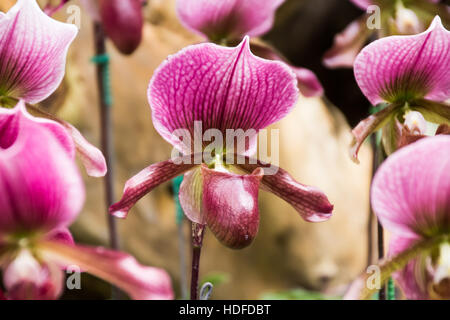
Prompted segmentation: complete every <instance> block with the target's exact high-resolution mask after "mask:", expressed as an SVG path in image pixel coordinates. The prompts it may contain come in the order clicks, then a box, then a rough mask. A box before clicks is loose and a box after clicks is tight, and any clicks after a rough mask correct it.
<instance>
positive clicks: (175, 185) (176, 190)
mask: <svg viewBox="0 0 450 320" xmlns="http://www.w3.org/2000/svg"><path fill="white" fill-rule="evenodd" d="M182 181H183V176H178V177H176V178H175V179H173V180H172V190H173V194H174V196H173V198H174V200H175V221H176V223H177V225H180V224H181V223H182V222H183V219H184V212H183V208H181V204H180V197H179V194H180V186H181V182H182Z"/></svg>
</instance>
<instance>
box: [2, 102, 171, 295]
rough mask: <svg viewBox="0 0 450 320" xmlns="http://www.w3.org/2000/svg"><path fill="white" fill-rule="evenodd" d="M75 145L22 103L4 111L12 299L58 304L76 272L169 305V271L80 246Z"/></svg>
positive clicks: (5, 267)
mask: <svg viewBox="0 0 450 320" xmlns="http://www.w3.org/2000/svg"><path fill="white" fill-rule="evenodd" d="M74 155H75V146H74V143H73V141H72V139H71V137H70V135H69V134H68V133H67V130H66V129H65V128H64V127H63V126H62V125H60V124H58V123H57V122H54V121H51V120H47V119H42V118H35V117H33V116H31V115H30V114H29V113H28V112H27V110H26V108H25V104H24V102H23V101H20V102H19V103H18V105H17V106H16V107H15V108H14V109H0V207H1V208H2V210H1V212H0V270H2V272H3V285H4V287H5V289H6V291H7V293H6V297H7V298H8V299H56V298H58V297H59V296H60V295H61V293H62V291H63V284H64V282H65V281H64V274H65V272H64V269H66V268H69V269H71V268H73V267H74V266H76V267H77V268H78V269H79V270H82V271H87V272H90V273H92V274H94V275H96V276H98V277H100V278H103V279H105V280H106V281H109V282H111V283H113V284H115V285H117V286H118V287H120V288H122V289H123V290H124V291H126V292H127V293H128V294H129V295H130V297H131V298H133V299H166V298H167V299H170V298H172V297H173V293H172V289H171V283H170V279H169V277H168V275H167V274H166V272H165V271H163V270H161V269H158V268H152V267H144V266H141V265H140V264H139V263H137V261H136V260H135V259H134V258H133V257H131V256H129V255H127V254H125V253H121V252H116V251H110V250H107V249H104V248H100V247H99V248H94V247H85V246H80V245H76V244H74V242H73V239H72V236H71V234H70V232H69V230H68V229H67V227H68V226H69V225H70V224H71V223H72V222H73V220H74V219H75V218H76V217H77V215H78V213H79V212H80V210H81V208H82V206H83V203H84V198H85V191H84V185H83V182H82V179H81V176H80V174H79V172H78V170H77V167H76V165H75V159H74Z"/></svg>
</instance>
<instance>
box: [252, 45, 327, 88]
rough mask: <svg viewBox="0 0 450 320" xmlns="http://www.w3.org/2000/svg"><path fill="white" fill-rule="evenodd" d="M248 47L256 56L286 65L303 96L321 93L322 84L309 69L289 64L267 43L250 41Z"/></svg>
mask: <svg viewBox="0 0 450 320" xmlns="http://www.w3.org/2000/svg"><path fill="white" fill-rule="evenodd" d="M250 48H251V50H252V52H253V53H254V54H255V55H257V56H258V57H261V58H264V59H268V60H274V61H281V62H284V63H285V64H286V65H288V66H289V67H290V68H291V70H292V71H293V72H294V74H295V75H296V77H297V81H298V88H299V90H300V92H301V93H302V95H304V96H305V97H318V96H322V95H323V87H322V84H321V83H320V81H319V79H318V78H317V76H316V75H315V73H314V72H312V71H311V70H309V69H306V68H300V67H295V66H293V65H291V64H289V63H288V62H287V59H286V58H284V57H283V56H282V55H281V54H280V53H278V52H277V51H276V50H275V49H273V48H271V47H270V46H268V45H265V44H262V43H255V42H252V43H251V44H250Z"/></svg>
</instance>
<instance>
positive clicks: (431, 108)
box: [351, 17, 450, 160]
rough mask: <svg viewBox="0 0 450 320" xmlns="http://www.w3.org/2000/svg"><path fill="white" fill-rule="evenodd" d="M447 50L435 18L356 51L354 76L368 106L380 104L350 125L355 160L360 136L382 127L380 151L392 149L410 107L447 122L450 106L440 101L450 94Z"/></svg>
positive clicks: (449, 35)
mask: <svg viewBox="0 0 450 320" xmlns="http://www.w3.org/2000/svg"><path fill="white" fill-rule="evenodd" d="M449 51H450V32H449V31H447V30H446V29H445V28H444V27H443V26H442V23H441V20H440V18H439V17H436V18H435V19H434V20H433V23H432V24H431V26H430V28H429V29H428V30H427V31H425V32H423V33H421V34H418V35H413V36H392V37H386V38H383V39H380V40H377V41H375V42H373V43H371V44H370V45H368V46H367V47H365V48H364V49H363V50H362V51H361V53H360V54H359V55H358V57H357V58H356V61H355V66H354V68H355V77H356V81H357V82H358V85H359V87H360V88H361V90H362V92H363V93H364V95H365V96H366V97H367V99H369V101H370V102H371V103H372V104H373V105H377V104H381V103H384V105H380V106H383V108H382V110H381V111H378V112H377V113H375V114H373V115H371V116H369V117H368V118H366V119H364V120H363V121H361V122H360V123H359V124H358V125H357V126H356V127H355V128H354V129H353V131H352V132H353V136H354V142H353V147H352V150H351V156H352V158H353V159H354V160H357V155H358V150H359V148H360V146H361V144H362V143H363V142H364V140H365V139H366V138H367V137H368V136H369V135H370V134H371V133H373V132H375V131H376V130H378V129H381V128H382V129H383V146H384V149H385V151H386V152H387V154H391V153H392V152H394V151H395V150H396V149H397V148H398V142H399V141H400V140H401V132H402V127H403V123H404V121H405V120H406V119H407V118H408V113H410V112H412V111H417V112H420V113H421V114H422V115H423V117H424V118H425V119H426V120H427V121H430V122H434V123H438V124H441V123H442V124H448V123H449V122H450V106H449V105H448V104H446V102H445V101H446V100H448V99H449V98H450V55H449V54H448V52H449ZM420 134H423V132H421V133H420Z"/></svg>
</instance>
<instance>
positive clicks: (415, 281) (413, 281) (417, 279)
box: [389, 235, 428, 300]
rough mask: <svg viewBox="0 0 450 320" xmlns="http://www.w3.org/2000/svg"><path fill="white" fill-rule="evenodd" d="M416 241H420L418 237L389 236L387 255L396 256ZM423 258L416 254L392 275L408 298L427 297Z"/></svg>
mask: <svg viewBox="0 0 450 320" xmlns="http://www.w3.org/2000/svg"><path fill="white" fill-rule="evenodd" d="M418 241H420V238H417V237H414V238H405V237H398V236H395V235H394V236H391V238H390V239H389V255H390V256H396V255H398V254H400V253H401V252H403V251H406V250H408V249H409V248H410V247H412V246H413V245H414V244H416V243H417V242H418ZM423 260H424V259H423V257H421V256H418V257H416V258H415V259H412V260H411V261H409V262H408V264H407V265H406V266H405V267H404V268H403V269H401V270H399V271H397V272H395V273H394V274H393V275H392V277H393V278H394V280H395V282H396V283H397V284H398V285H399V287H400V288H401V290H402V291H403V293H404V294H405V296H406V298H407V299H409V300H424V299H427V298H428V292H427V285H426V280H427V275H426V268H425V266H424V261H423Z"/></svg>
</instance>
